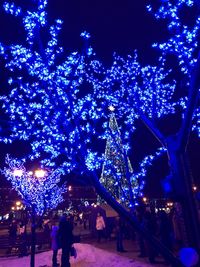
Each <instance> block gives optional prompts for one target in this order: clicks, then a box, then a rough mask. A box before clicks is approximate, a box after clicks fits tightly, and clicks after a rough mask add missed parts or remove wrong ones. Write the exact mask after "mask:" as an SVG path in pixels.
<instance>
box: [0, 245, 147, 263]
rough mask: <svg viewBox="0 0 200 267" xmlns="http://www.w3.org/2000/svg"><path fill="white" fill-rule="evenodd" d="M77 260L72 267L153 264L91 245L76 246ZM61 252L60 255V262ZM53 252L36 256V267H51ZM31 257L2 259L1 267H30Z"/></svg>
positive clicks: (72, 260)
mask: <svg viewBox="0 0 200 267" xmlns="http://www.w3.org/2000/svg"><path fill="white" fill-rule="evenodd" d="M74 246H75V248H76V251H77V258H76V259H74V258H73V257H71V259H70V261H71V266H72V267H107V266H109V267H150V266H152V265H151V264H148V263H141V262H139V261H137V260H133V259H130V258H127V257H123V256H120V255H118V254H115V253H112V252H108V251H106V250H103V249H99V248H96V247H94V246H92V245H89V244H80V243H77V244H74ZM60 255H61V251H59V254H58V262H60ZM51 259H52V251H47V252H43V253H38V254H36V256H35V267H51V266H52V264H51V263H52V261H51ZM29 266H30V256H27V257H23V258H18V257H10V258H0V267H29Z"/></svg>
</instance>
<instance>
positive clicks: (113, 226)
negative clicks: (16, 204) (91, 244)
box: [9, 207, 184, 267]
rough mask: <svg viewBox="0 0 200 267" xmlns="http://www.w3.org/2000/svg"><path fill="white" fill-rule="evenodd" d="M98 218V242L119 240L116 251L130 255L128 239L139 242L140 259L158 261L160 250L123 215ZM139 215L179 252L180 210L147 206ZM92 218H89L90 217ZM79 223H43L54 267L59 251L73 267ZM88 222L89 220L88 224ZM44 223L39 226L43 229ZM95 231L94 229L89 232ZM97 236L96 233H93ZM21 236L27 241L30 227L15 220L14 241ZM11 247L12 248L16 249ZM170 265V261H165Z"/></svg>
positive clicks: (71, 220)
mask: <svg viewBox="0 0 200 267" xmlns="http://www.w3.org/2000/svg"><path fill="white" fill-rule="evenodd" d="M93 215H94V228H95V233H96V234H95V236H96V238H97V242H98V243H100V242H102V239H106V240H111V239H112V238H114V239H115V240H116V250H117V251H118V252H120V253H121V252H126V250H125V248H124V244H123V241H124V239H126V238H127V239H130V238H131V239H135V240H136V241H137V244H138V248H139V251H140V252H139V255H138V257H147V258H148V259H149V262H150V263H152V264H153V263H155V262H156V257H157V255H158V254H157V251H156V250H155V249H154V247H152V245H151V244H150V243H149V242H148V241H146V240H145V239H144V238H143V236H142V235H140V234H139V233H136V232H135V231H134V229H133V228H132V227H131V226H130V225H128V224H127V223H126V222H125V220H124V219H123V218H122V217H121V216H119V215H118V216H116V217H114V218H106V214H105V212H103V211H102V212H100V211H98V212H97V213H96V214H93ZM135 216H136V217H137V220H138V222H139V224H140V225H141V226H142V227H144V228H145V229H146V230H147V231H148V232H149V233H150V234H152V235H154V236H155V237H156V238H158V239H159V240H160V241H161V243H162V244H163V245H164V246H165V247H166V248H168V249H169V250H170V251H172V252H173V251H174V250H178V249H180V248H181V247H182V246H183V232H184V231H183V229H181V227H182V222H181V214H180V211H179V210H178V209H175V208H174V209H172V210H171V212H170V213H166V212H165V211H164V210H161V211H159V212H158V213H155V211H154V210H151V209H149V208H148V209H147V208H146V207H138V209H137V210H136V211H135ZM88 219H89V218H88ZM77 221H78V220H75V219H74V217H73V216H68V217H67V216H62V217H61V218H60V219H59V218H56V219H55V218H54V219H53V220H51V221H46V222H45V221H44V222H41V229H42V231H43V232H44V233H45V234H46V235H47V236H49V237H50V241H51V248H52V264H53V265H52V266H53V267H57V266H59V264H58V261H57V254H58V249H61V250H62V254H61V255H62V256H61V267H69V266H70V261H69V259H70V253H71V251H72V247H73V242H74V237H73V226H74V225H75V226H77ZM85 222H86V221H85ZM39 225H40V223H38V227H39ZM86 225H88V226H89V228H91V227H92V224H91V222H89V221H88V224H87V223H85V224H82V226H83V227H84V229H86ZM88 230H91V229H88ZM93 233H94V232H93ZM17 234H18V235H19V236H20V237H21V238H22V240H25V239H26V238H25V236H24V235H25V234H26V228H25V224H24V223H23V222H20V223H19V224H17V223H16V221H15V220H13V221H12V223H11V224H10V227H9V236H10V242H11V243H12V244H14V243H15V240H16V236H17ZM12 244H11V247H12ZM25 247H26V246H23V242H22V246H21V248H20V253H21V255H22V256H23V255H26V253H27V251H26V249H25ZM165 261H166V263H168V261H167V259H165Z"/></svg>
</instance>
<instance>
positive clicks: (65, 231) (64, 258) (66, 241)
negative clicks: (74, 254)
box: [58, 216, 73, 267]
mask: <svg viewBox="0 0 200 267" xmlns="http://www.w3.org/2000/svg"><path fill="white" fill-rule="evenodd" d="M72 231H73V226H72V224H71V223H70V222H69V220H67V218H66V216H62V217H61V220H60V223H59V229H58V238H59V243H60V247H61V249H62V255H61V267H70V262H69V259H70V251H71V247H72V244H73V234H72Z"/></svg>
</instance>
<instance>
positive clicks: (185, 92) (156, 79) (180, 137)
mask: <svg viewBox="0 0 200 267" xmlns="http://www.w3.org/2000/svg"><path fill="white" fill-rule="evenodd" d="M147 10H148V11H149V12H151V13H152V14H153V15H154V16H155V18H156V20H159V21H161V23H163V25H164V22H166V28H167V30H168V34H167V35H166V37H165V39H166V41H163V42H158V43H154V44H153V45H152V49H157V52H158V53H157V57H156V58H155V62H156V63H155V64H154V65H150V64H149V65H144V64H141V63H140V60H139V59H138V58H139V56H140V54H139V52H137V51H135V52H134V54H133V55H129V56H127V57H125V58H123V57H120V56H118V55H116V54H115V55H114V60H113V63H112V65H111V67H109V68H107V69H106V68H105V69H104V67H103V66H102V64H101V65H100V63H99V64H95V65H91V69H92V70H93V75H89V76H88V79H89V81H90V82H91V83H92V84H93V86H94V89H95V90H96V93H97V94H98V98H99V99H101V101H104V103H107V105H115V106H116V107H117V108H116V112H117V113H118V116H119V117H122V116H123V117H125V118H126V119H125V122H126V123H127V124H128V125H132V126H133V127H134V124H133V122H134V120H136V119H139V120H141V121H142V122H143V123H144V124H145V125H146V126H147V127H148V129H149V130H150V131H151V132H152V133H153V135H154V136H155V137H156V139H157V140H158V141H159V142H160V143H161V144H162V146H163V147H164V148H166V150H167V153H168V162H169V167H170V175H169V176H168V179H166V181H165V188H166V190H168V193H169V194H170V196H171V197H172V198H173V199H174V201H178V202H180V203H181V205H182V212H183V215H184V220H185V230H186V232H187V239H186V240H184V241H185V245H186V246H188V245H189V246H194V247H196V248H197V249H200V242H199V240H200V234H199V222H198V216H197V209H196V208H195V207H196V205H195V204H196V203H195V199H194V194H193V192H192V185H193V178H192V174H191V170H190V167H189V161H188V155H187V145H188V142H189V140H190V139H189V138H190V133H191V131H192V130H193V131H195V132H197V133H198V135H199V131H200V127H199V126H200V125H199V122H200V120H199V118H200V117H199V116H200V112H199V100H198V97H199V76H200V66H199V64H200V61H199V48H198V45H199V38H198V37H199V25H200V16H199V4H198V2H197V1H190V0H177V1H160V4H158V5H156V4H155V6H154V4H152V5H148V6H147ZM188 14H192V17H189V16H188ZM102 69H104V71H103V72H102ZM100 72H101V73H103V74H104V75H102V76H103V77H102V76H99V73H100ZM99 77H100V79H99ZM98 92H99V93H98ZM167 118H169V119H168V122H169V123H171V124H173V125H174V127H171V129H172V130H171V131H170V132H166V131H165V132H164V131H162V129H163V127H159V126H161V125H162V121H165V120H166V119H167ZM177 118H178V119H177Z"/></svg>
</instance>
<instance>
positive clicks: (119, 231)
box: [115, 216, 126, 252]
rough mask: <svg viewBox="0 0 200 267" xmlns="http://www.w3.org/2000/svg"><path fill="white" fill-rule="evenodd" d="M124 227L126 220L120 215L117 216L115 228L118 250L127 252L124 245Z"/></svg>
mask: <svg viewBox="0 0 200 267" xmlns="http://www.w3.org/2000/svg"><path fill="white" fill-rule="evenodd" d="M124 228H125V225H124V221H123V220H122V218H121V217H120V216H117V217H116V221H115V230H116V241H117V244H116V245H117V251H118V252H126V250H124V246H123V235H124Z"/></svg>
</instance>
